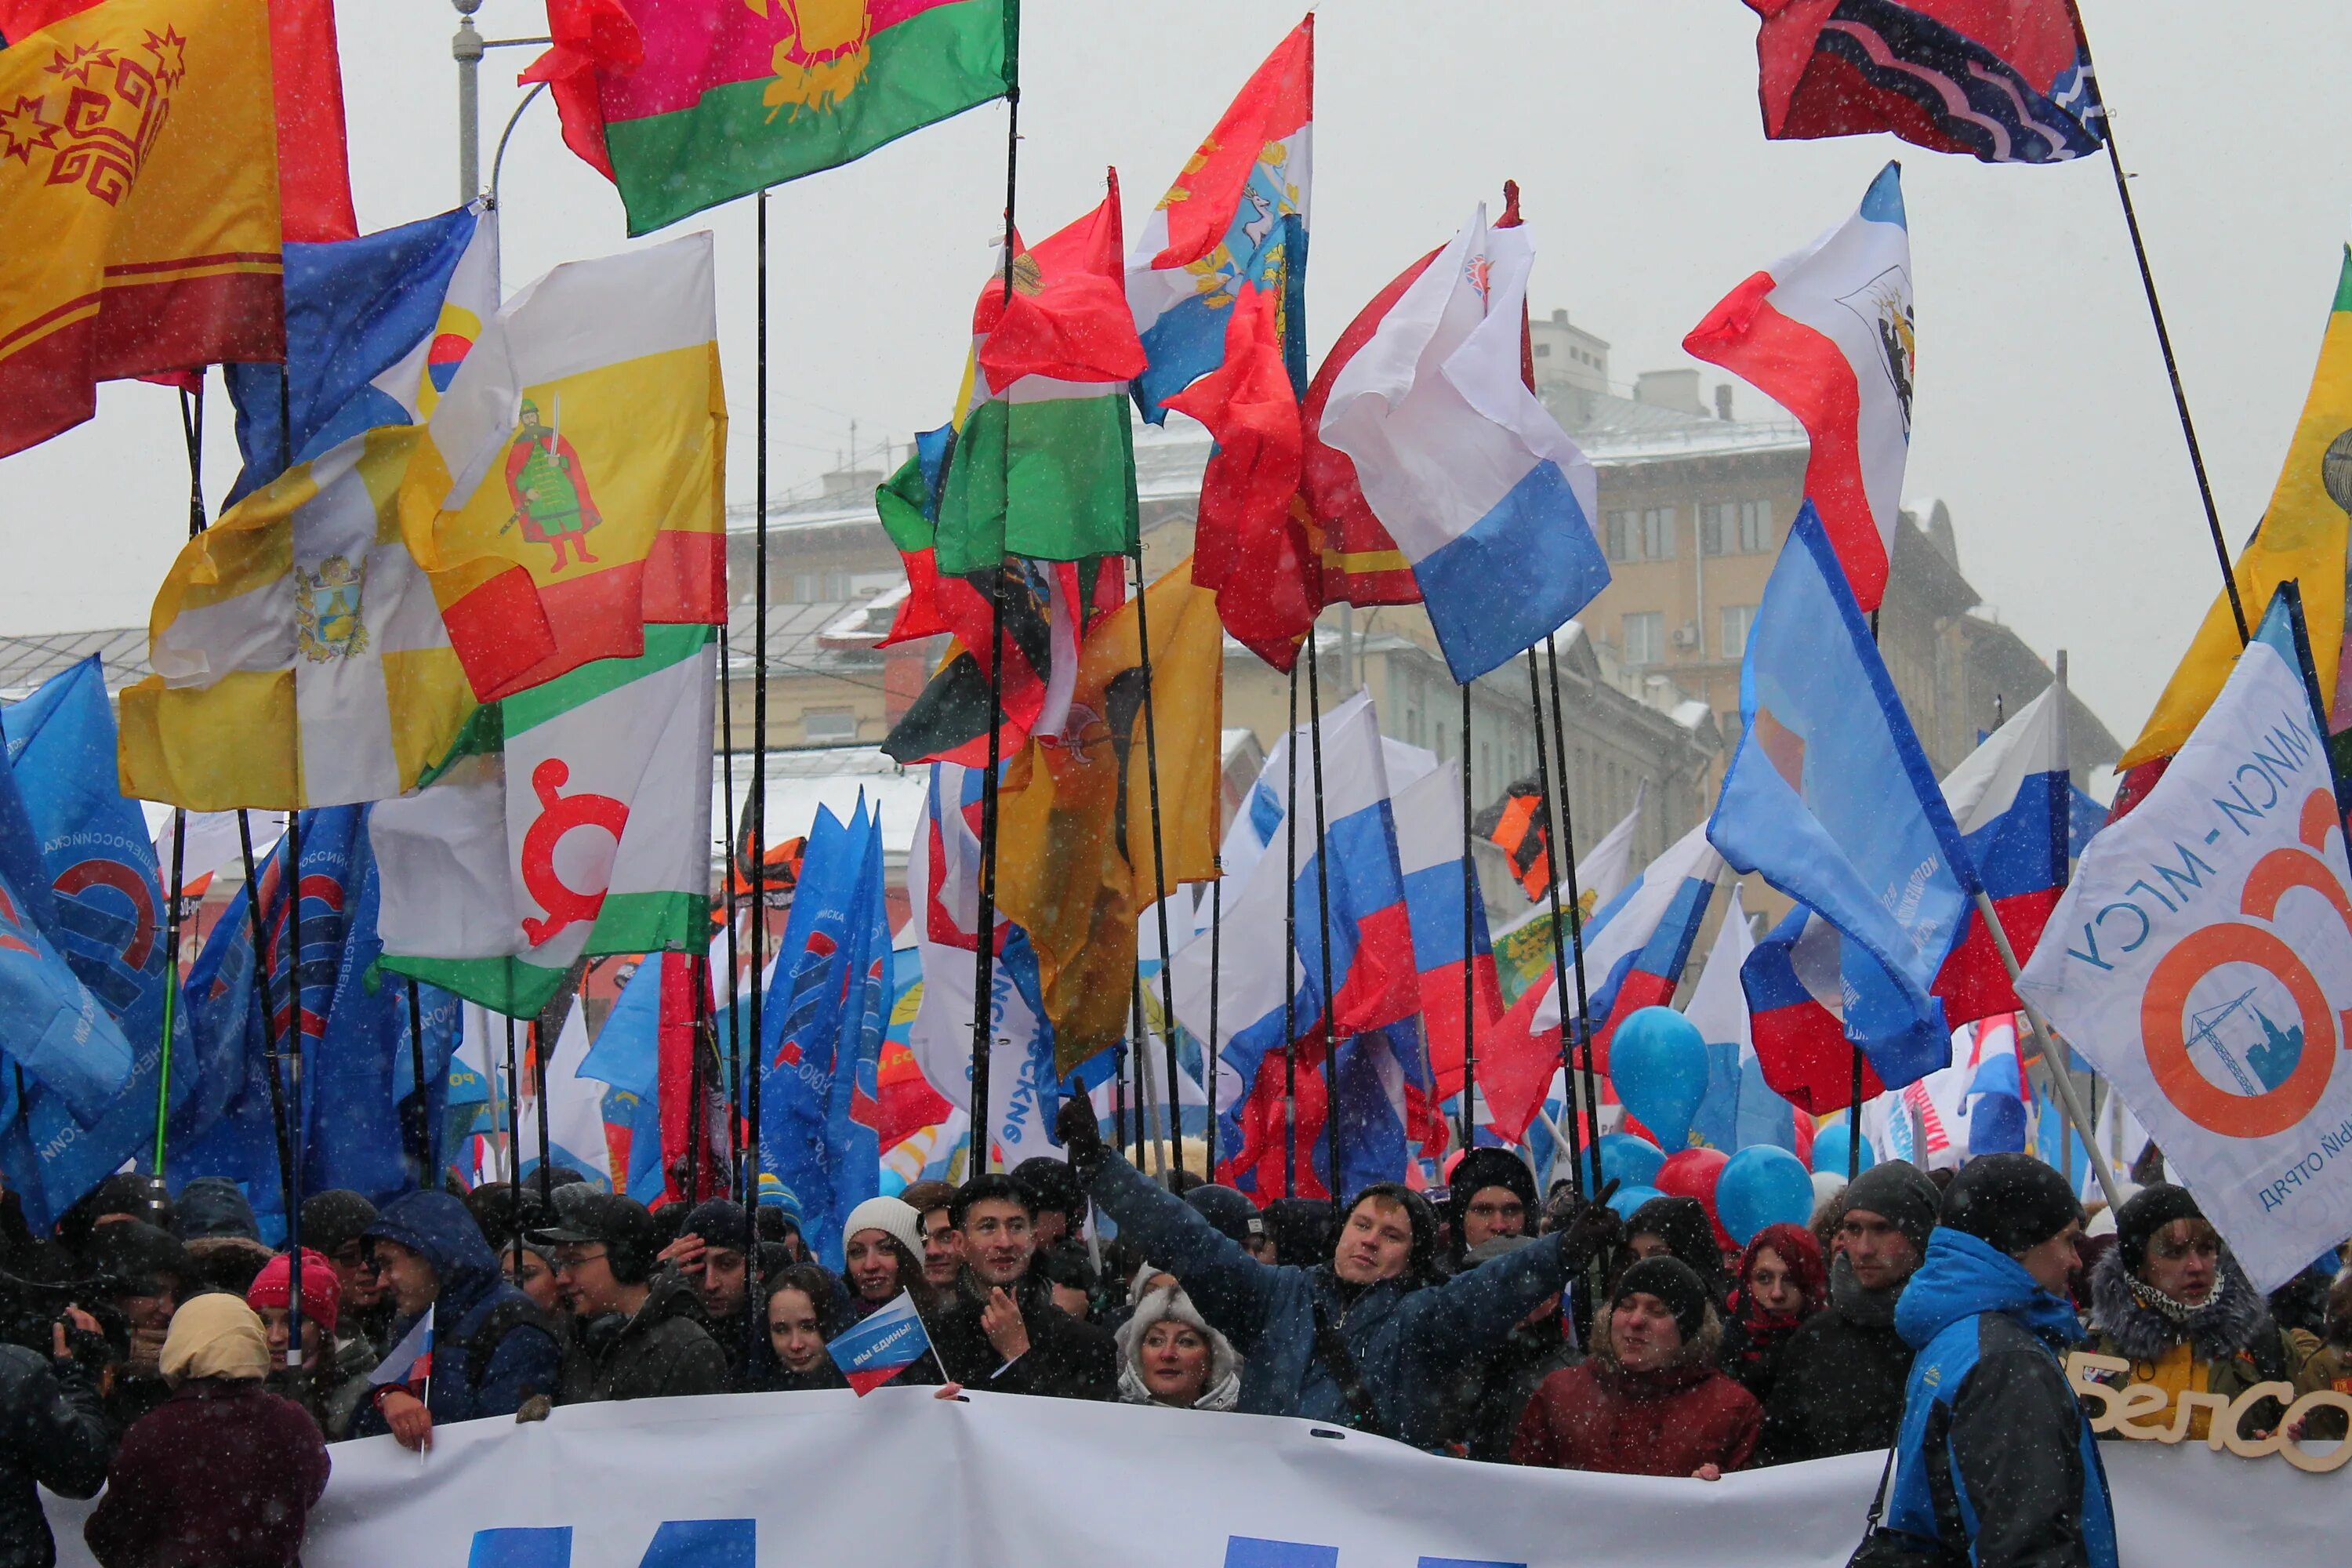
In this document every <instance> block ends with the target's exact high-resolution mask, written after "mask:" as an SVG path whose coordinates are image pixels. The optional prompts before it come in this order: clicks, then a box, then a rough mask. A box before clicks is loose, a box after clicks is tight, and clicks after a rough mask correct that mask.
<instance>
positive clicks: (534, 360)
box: [400, 234, 727, 702]
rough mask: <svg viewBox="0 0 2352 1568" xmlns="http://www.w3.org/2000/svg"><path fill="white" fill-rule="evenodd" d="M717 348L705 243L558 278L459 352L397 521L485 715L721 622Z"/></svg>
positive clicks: (723, 435) (722, 470)
mask: <svg viewBox="0 0 2352 1568" xmlns="http://www.w3.org/2000/svg"><path fill="white" fill-rule="evenodd" d="M718 336H719V321H718V308H717V306H716V304H715V303H714V296H713V293H712V285H711V270H710V237H709V235H708V234H697V235H689V236H688V237H686V238H684V239H679V240H674V241H672V242H671V243H669V244H667V245H663V246H657V247H654V248H652V249H650V250H640V251H635V252H631V253H630V254H627V255H625V256H614V257H607V258H604V259H603V260H600V261H574V262H567V263H565V264H564V265H563V266H561V267H558V268H555V269H554V270H553V271H551V272H550V273H548V274H547V276H545V277H544V278H541V279H539V280H538V281H537V282H535V283H533V284H531V285H530V287H529V288H526V289H523V290H522V292H520V294H517V295H516V296H515V297H514V298H513V299H512V300H509V301H508V302H507V304H506V305H505V306H504V307H503V308H502V309H501V310H499V313H498V316H497V319H496V320H494V321H491V322H490V323H489V324H488V325H487V326H486V327H484V328H483V329H482V332H481V335H480V337H479V338H478V340H477V341H476V342H475V344H474V346H473V348H472V349H471V350H470V351H468V352H467V353H466V356H465V359H464V361H463V363H460V364H459V365H458V367H457V374H455V375H453V376H452V377H451V378H450V381H449V384H448V386H447V388H446V390H445V391H444V392H443V393H442V395H441V398H440V401H439V402H438V403H436V405H434V408H433V415H432V418H431V419H430V420H429V421H428V422H427V423H426V425H425V438H424V439H423V440H422V441H421V442H420V443H419V444H418V447H417V451H416V456H415V458H414V459H413V460H412V461H411V462H410V464H409V468H408V473H407V477H406V479H404V481H403V483H402V486H401V495H400V515H401V526H402V528H403V530H404V532H405V534H406V537H407V540H408V545H409V548H410V550H412V551H413V552H415V556H416V559H417V561H418V562H419V563H421V564H422V565H423V566H424V568H425V574H426V575H427V576H428V577H429V578H430V579H431V581H432V584H433V593H434V596H435V597H436V599H437V600H438V601H439V603H440V605H441V616H442V619H443V620H444V621H445V622H446V624H447V626H448V628H449V641H450V643H451V644H452V645H453V646H454V647H456V648H457V657H458V658H459V659H460V660H461V661H462V662H463V663H464V665H465V668H466V675H467V679H469V680H471V682H472V683H473V688H474V692H475V695H476V696H478V697H479V698H480V699H481V700H483V701H485V702H491V701H496V700H499V698H502V697H509V696H511V695H513V694H514V693H516V692H518V691H524V690H528V689H530V688H531V687H533V686H537V685H539V684H540V683H541V682H542V681H547V680H552V679H555V678H556V677H558V676H560V675H562V674H564V673H566V672H567V671H570V670H574V669H577V668H580V667H581V666H583V665H584V664H587V663H589V662H591V661H592V660H596V659H607V658H637V657H638V656H639V655H641V654H643V653H644V652H645V651H646V647H647V643H646V628H647V627H649V626H694V625H700V626H715V625H718V624H719V622H720V621H722V620H723V619H724V618H725V617H726V614H727V556H726V531H725V508H724V501H723V497H724V494H725V487H726V444H727V404H726V396H725V394H724V393H723V391H722V390H721V388H720V386H719V344H718V341H717V340H718Z"/></svg>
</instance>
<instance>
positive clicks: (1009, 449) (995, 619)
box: [964, 80, 1021, 1176]
mask: <svg viewBox="0 0 2352 1568" xmlns="http://www.w3.org/2000/svg"><path fill="white" fill-rule="evenodd" d="M1004 110H1005V113H1004V293H1003V300H1004V303H1006V304H1008V305H1009V304H1011V303H1012V302H1013V259H1014V258H1013V247H1014V244H1015V235H1014V231H1013V213H1014V211H1015V210H1016V208H1017V207H1018V205H1019V197H1020V192H1021V86H1020V83H1019V81H1018V80H1015V81H1013V82H1012V83H1010V84H1008V85H1007V86H1006V88H1005V91H1004ZM974 374H978V373H977V372H975V373H974ZM1004 464H1005V470H1006V472H1005V476H1004V478H1005V486H1004V488H1005V500H1004V504H1005V506H1006V507H1007V508H1008V509H1009V508H1010V507H1011V505H1012V465H1013V443H1012V442H1011V441H1009V440H1008V441H1006V442H1005V444H1004ZM1003 537H1004V520H1003V518H1001V517H1000V518H999V519H998V520H997V557H998V559H997V564H996V570H995V571H994V572H993V573H992V574H991V575H990V577H989V584H988V721H987V722H988V775H987V777H986V778H984V779H982V781H981V795H980V922H979V923H980V930H979V931H978V932H977V938H976V940H975V942H973V950H974V951H973V953H972V984H971V1133H970V1136H971V1143H970V1146H969V1147H970V1152H969V1153H967V1154H966V1155H965V1156H964V1169H965V1170H966V1171H968V1172H970V1173H971V1174H972V1175H975V1176H977V1175H984V1174H986V1173H988V1172H989V1171H990V1170H992V1169H993V1168H994V1167H995V1163H996V1160H995V1143H996V1140H995V1137H994V1136H993V1134H992V1128H991V1125H990V1123H991V1117H990V1114H989V1107H988V1096H989V1081H988V1079H989V1067H990V1065H991V1064H990V1060H989V1058H991V1057H992V1056H993V1055H994V1054H995V1050H994V1047H995V1033H996V1031H995V1023H996V804H997V803H996V797H997V786H998V784H999V782H1000V781H999V779H998V777H997V775H998V773H999V772H1000V770H1001V769H1002V768H1003V764H1004V578H1005V569H1004V561H1003Z"/></svg>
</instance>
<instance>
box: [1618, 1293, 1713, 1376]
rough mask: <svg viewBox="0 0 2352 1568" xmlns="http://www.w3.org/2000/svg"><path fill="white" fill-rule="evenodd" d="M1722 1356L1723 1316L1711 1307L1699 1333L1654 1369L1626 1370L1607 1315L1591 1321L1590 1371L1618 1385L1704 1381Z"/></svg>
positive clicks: (1700, 1326)
mask: <svg viewBox="0 0 2352 1568" xmlns="http://www.w3.org/2000/svg"><path fill="white" fill-rule="evenodd" d="M1722 1358H1723V1317H1722V1314H1720V1313H1718V1312H1717V1310H1715V1309H1714V1308H1713V1307H1712V1306H1710V1307H1708V1308H1707V1310H1706V1321H1704V1322H1702V1323H1701V1324H1700V1325H1699V1330H1698V1332H1696V1333H1695V1334H1693V1335H1692V1336H1691V1337H1690V1338H1688V1339H1686V1340H1685V1341H1684V1342H1683V1348H1682V1349H1681V1350H1679V1351H1677V1352H1675V1359H1674V1360H1672V1361H1670V1362H1668V1363H1666V1364H1665V1365H1664V1366H1662V1367H1659V1368H1658V1369H1657V1370H1656V1371H1654V1372H1628V1371H1627V1370H1626V1369H1625V1367H1624V1365H1623V1363H1621V1362H1619V1361H1618V1359H1617V1347H1616V1346H1615V1345H1614V1344H1613V1343H1612V1342H1611V1340H1610V1334H1609V1324H1608V1320H1607V1318H1606V1316H1605V1315H1604V1316H1603V1317H1602V1318H1601V1320H1599V1321H1596V1322H1595V1323H1594V1324H1593V1332H1592V1354H1591V1359H1592V1361H1593V1363H1594V1367H1593V1370H1594V1371H1595V1372H1596V1373H1601V1374H1602V1375H1604V1376H1606V1377H1608V1378H1610V1379H1611V1380H1612V1381H1613V1382H1615V1383H1618V1384H1647V1383H1655V1384H1663V1385H1665V1386H1670V1387H1677V1388H1678V1387H1681V1386H1683V1385H1684V1384H1690V1383H1696V1382H1700V1381H1702V1380H1704V1379H1705V1378H1706V1375H1707V1374H1708V1373H1712V1372H1714V1371H1716V1370H1717V1367H1718V1365H1719V1363H1721V1361H1722Z"/></svg>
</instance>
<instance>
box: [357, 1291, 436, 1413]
mask: <svg viewBox="0 0 2352 1568" xmlns="http://www.w3.org/2000/svg"><path fill="white" fill-rule="evenodd" d="M432 1375H433V1314H432V1313H431V1312H426V1313H425V1315H424V1316H423V1317H421V1318H419V1319H417V1320H416V1326H415V1328H413V1329H411V1330H409V1331H408V1332H406V1333H405V1334H403V1335H402V1336H401V1339H400V1342H399V1343H398V1344H396V1345H394V1346H393V1347H392V1349H390V1350H388V1351H386V1352H384V1356H383V1360H382V1361H380V1362H378V1363H375V1370H374V1371H373V1372H372V1373H368V1386H369V1387H370V1388H383V1387H386V1386H388V1385H390V1384H400V1385H401V1386H402V1387H404V1388H405V1389H407V1390H408V1391H409V1392H410V1393H412V1394H417V1396H418V1397H419V1398H422V1397H424V1395H423V1394H421V1393H419V1392H418V1391H419V1390H421V1389H423V1388H424V1387H425V1380H426V1379H427V1378H429V1377H431V1376H432Z"/></svg>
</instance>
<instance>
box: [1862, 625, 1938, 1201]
mask: <svg viewBox="0 0 2352 1568" xmlns="http://www.w3.org/2000/svg"><path fill="white" fill-rule="evenodd" d="M1870 646H1871V647H1874V648H1875V647H1877V646H1878V612H1877V611H1876V610H1873V611H1871V612H1870ZM1846 1047H1847V1051H1848V1054H1849V1056H1850V1057H1851V1058H1852V1061H1851V1070H1852V1073H1853V1078H1852V1079H1851V1081H1850V1082H1849V1084H1848V1089H1847V1098H1846V1102H1845V1103H1846V1118H1845V1180H1846V1184H1847V1185H1848V1186H1852V1185H1853V1184H1854V1182H1855V1181H1857V1180H1858V1179H1859V1178H1860V1177H1861V1175H1862V1068H1863V1058H1862V1042H1861V1041H1860V1040H1857V1039H1855V1038H1854V1037H1853V1035H1852V1033H1851V1032H1849V1033H1848V1034H1847V1036H1846ZM1919 1147H1920V1152H1921V1153H1922V1155H1923V1156H1924V1154H1925V1153H1926V1151H1927V1145H1926V1142H1925V1141H1924V1140H1923V1141H1922V1142H1921V1143H1920V1145H1919Z"/></svg>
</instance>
